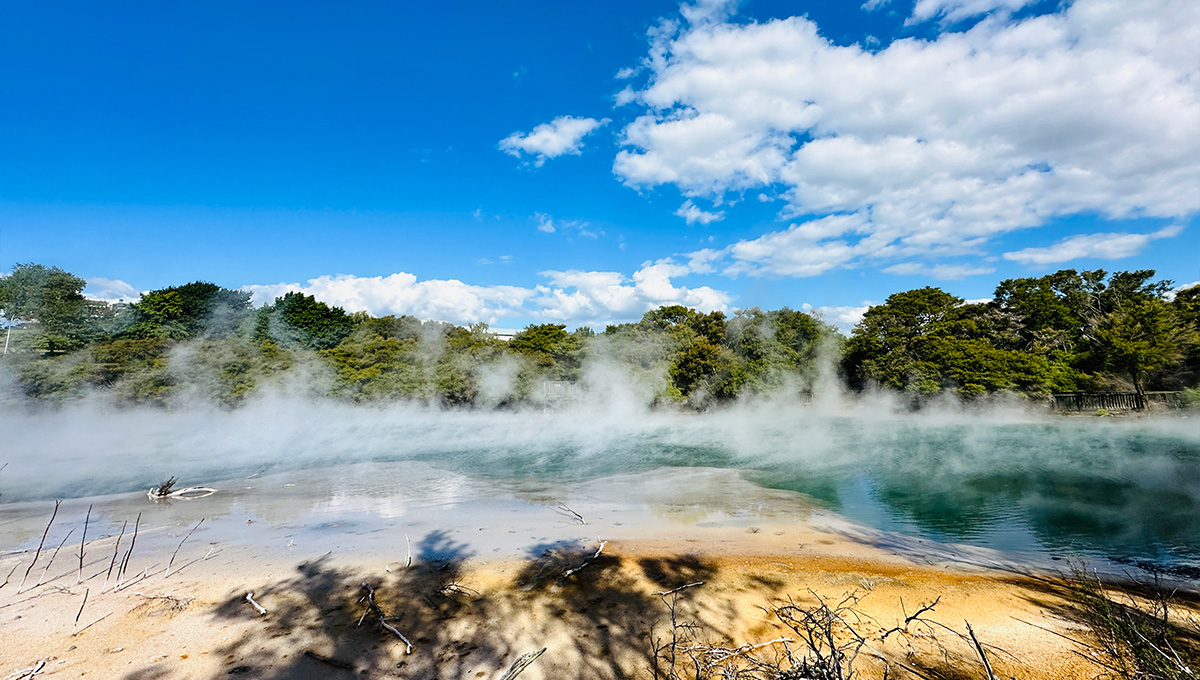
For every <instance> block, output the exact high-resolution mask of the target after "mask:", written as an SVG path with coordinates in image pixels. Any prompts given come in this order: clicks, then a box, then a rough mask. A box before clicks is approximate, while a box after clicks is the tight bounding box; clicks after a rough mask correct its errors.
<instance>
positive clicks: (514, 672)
mask: <svg viewBox="0 0 1200 680" xmlns="http://www.w3.org/2000/svg"><path fill="white" fill-rule="evenodd" d="M545 653H546V648H545V647H542V648H541V649H539V650H538V651H536V652H529V653H528V654H522V655H521V656H519V657H517V660H516V661H514V662H513V665H512V666H510V667H509V669H508V672H507V673H505V674H504V677H502V678H500V680H513V678H515V677H517V676H518V675H520V674H521V671H523V670H525V669H526V668H528V667H529V664H531V663H533V662H534V661H537V658H538V657H539V656H541V655H543V654H545Z"/></svg>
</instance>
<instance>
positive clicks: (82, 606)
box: [71, 588, 92, 628]
mask: <svg viewBox="0 0 1200 680" xmlns="http://www.w3.org/2000/svg"><path fill="white" fill-rule="evenodd" d="M91 592H92V589H91V588H87V589H85V590H84V591H83V604H80V605H79V611H78V612H77V613H76V614H75V623H73V624H71V627H72V628H74V627H76V626H78V625H79V617H81V616H83V608H84V607H85V606H87V599H88V595H89V594H91Z"/></svg>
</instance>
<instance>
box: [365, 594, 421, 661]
mask: <svg viewBox="0 0 1200 680" xmlns="http://www.w3.org/2000/svg"><path fill="white" fill-rule="evenodd" d="M362 588H363V590H366V591H367V594H366V595H363V596H362V597H360V598H359V599H358V601H359V602H363V601H364V600H365V601H366V603H367V611H368V612H370V614H371V615H372V616H374V617H375V620H376V622H377V623H378V624H379V626H380V627H381V628H383V629H384V630H386V631H387V632H389V633H391V634H392V635H395V636H396V637H398V638H400V641H401V642H403V643H404V647H405V649H404V653H405V654H412V651H413V645H412V643H411V642H409V640H408V638H406V637H404V633H401V632H400V631H398V630H396V628H395V627H394V626H392V624H390V623H388V622H387V615H386V614H384V613H383V610H382V609H380V607H379V604H378V603H377V602H375V588H373V587H372V586H371V584H369V583H367V582H366V581H363V582H362ZM366 616H367V614H366V613H365V612H364V613H363V618H366ZM362 622H363V619H359V620H358V623H359V625H361V624H362Z"/></svg>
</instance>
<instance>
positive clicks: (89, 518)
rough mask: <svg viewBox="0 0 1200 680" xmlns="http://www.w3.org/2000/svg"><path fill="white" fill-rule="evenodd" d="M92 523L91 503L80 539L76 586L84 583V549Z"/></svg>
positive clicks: (84, 519)
mask: <svg viewBox="0 0 1200 680" xmlns="http://www.w3.org/2000/svg"><path fill="white" fill-rule="evenodd" d="M90 521H92V506H91V504H90V503H89V504H88V511H87V516H85V517H84V518H83V537H82V538H80V539H79V574H78V575H77V576H76V577H75V583H76V585H78V584H80V583H83V548H84V546H85V545H87V528H88V522H90Z"/></svg>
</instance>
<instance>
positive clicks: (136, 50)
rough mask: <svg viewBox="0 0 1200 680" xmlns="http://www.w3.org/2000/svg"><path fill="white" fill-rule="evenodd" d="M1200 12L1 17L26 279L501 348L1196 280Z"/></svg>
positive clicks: (39, 13)
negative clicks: (896, 300)
mask: <svg viewBox="0 0 1200 680" xmlns="http://www.w3.org/2000/svg"><path fill="white" fill-rule="evenodd" d="M1198 45H1200V3H1196V2H1194V0H1154V1H1151V2H1140V3H1128V2H1111V1H1110V0H1076V1H1075V2H1068V3H1064V4H1059V3H1057V2H1049V3H1048V2H1037V1H1032V0H917V2H915V3H913V2H909V1H907V0H890V1H889V0H869V1H868V2H867V3H866V4H864V5H861V6H860V5H859V4H858V3H856V2H851V3H818V2H795V1H793V2H766V1H760V0H746V1H745V2H742V3H730V2H721V1H720V0H700V1H699V2H689V3H684V4H683V5H680V4H677V3H671V2H611V3H604V4H600V5H587V4H581V3H535V2H525V3H482V2H479V3H465V2H458V3H453V2H447V3H437V4H417V3H382V2H379V3H366V2H364V3H356V4H352V5H350V6H344V7H334V6H332V5H329V4H328V3H300V2H287V3H282V2H281V3H265V2H264V3H232V2H229V3H227V2H206V3H148V2H145V3H133V2H130V3H105V4H98V3H84V2H79V3H58V2H43V3H9V4H7V5H5V7H4V8H3V9H0V63H3V64H4V65H5V66H4V67H3V69H2V70H0V98H2V100H0V101H2V103H3V105H2V106H0V268H3V270H5V271H7V270H9V269H10V268H11V267H12V265H13V264H14V263H17V262H40V263H44V264H50V265H57V266H60V267H63V268H65V269H67V270H69V271H72V272H74V273H76V274H78V275H80V276H83V277H85V278H87V279H89V281H90V286H89V293H91V294H94V295H97V296H100V297H107V298H116V297H121V296H125V297H128V296H132V295H136V292H137V291H143V290H151V289H154V288H159V287H164V286H168V285H177V284H182V283H187V282H189V281H193V280H198V279H199V280H209V281H213V282H215V283H218V284H220V285H223V286H228V287H242V286H248V287H250V288H251V290H253V291H255V295H256V299H257V300H259V301H269V300H270V299H271V298H272V297H273V296H274V295H278V294H282V292H284V291H286V290H302V291H304V292H308V293H311V294H314V295H316V296H317V297H319V298H321V299H324V300H326V301H328V302H331V303H333V304H339V305H342V306H343V307H345V308H347V309H351V310H355V309H366V310H367V311H370V312H371V313H373V314H380V315H382V314H404V313H408V314H415V315H417V316H421V317H424V318H440V319H445V320H449V321H453V322H456V323H470V322H473V321H486V322H489V323H491V324H492V325H493V326H495V327H520V326H523V325H525V324H528V323H538V322H555V323H566V324H568V325H569V326H576V325H580V324H592V325H598V324H603V323H605V322H608V321H622V320H630V319H636V318H638V317H640V315H641V314H642V312H644V311H645V310H646V309H649V308H651V307H654V306H658V305H660V304H671V303H681V304H687V305H690V306H694V307H699V308H702V309H725V310H726V311H732V310H734V309H737V308H746V307H752V306H756V305H757V306H762V307H766V308H777V307H781V306H785V305H787V306H791V307H793V308H807V307H806V305H807V306H809V307H812V308H817V309H820V310H823V312H824V313H825V315H826V316H827V318H829V319H830V320H831V321H834V322H835V323H839V324H841V325H843V326H846V325H847V324H850V323H852V322H853V320H854V319H855V318H856V314H860V313H861V310H862V308H863V306H864V305H865V304H866V303H868V302H876V303H877V302H881V301H882V300H883V299H884V298H885V297H886V296H887V295H888V294H890V293H893V292H896V291H900V290H905V289H909V288H914V287H920V286H923V285H938V286H940V287H942V288H944V289H945V290H948V291H950V292H952V293H954V294H957V295H960V296H962V297H964V298H968V299H977V298H985V297H988V296H989V295H990V293H991V291H992V289H993V288H994V286H995V284H996V283H997V282H998V281H1000V280H1001V279H1003V278H1008V277H1015V276H1033V275H1040V274H1043V273H1047V272H1050V271H1054V270H1056V269H1062V268H1067V267H1072V268H1076V269H1084V268H1086V269H1092V268H1105V269H1108V270H1110V271H1112V270H1122V269H1140V268H1152V269H1156V270H1158V272H1159V276H1160V277H1162V278H1170V279H1173V280H1175V281H1176V282H1178V283H1187V282H1192V281H1196V280H1197V279H1200V236H1198V235H1197V234H1198V228H1200V220H1198V219H1197V213H1198V211H1200V47H1198Z"/></svg>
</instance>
